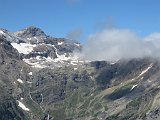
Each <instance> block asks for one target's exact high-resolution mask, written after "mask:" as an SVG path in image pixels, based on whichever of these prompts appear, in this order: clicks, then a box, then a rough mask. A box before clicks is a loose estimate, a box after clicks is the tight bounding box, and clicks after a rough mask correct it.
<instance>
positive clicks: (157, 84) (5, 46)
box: [0, 26, 160, 120]
mask: <svg viewBox="0 0 160 120" xmlns="http://www.w3.org/2000/svg"><path fill="white" fill-rule="evenodd" d="M0 36H1V37H0V71H1V72H0V90H1V93H0V119H2V120H159V119H160V112H159V111H160V103H159V101H160V94H159V92H160V81H159V79H160V77H159V76H160V62H159V60H156V59H153V58H141V59H130V60H119V61H117V62H116V63H110V62H108V61H92V62H87V61H85V60H83V59H80V58H79V57H76V56H74V54H73V53H74V51H75V50H79V51H80V50H81V45H80V44H79V43H78V42H75V41H69V40H67V39H65V38H55V37H50V36H47V35H46V34H45V33H44V32H43V31H42V30H41V29H39V28H36V27H33V26H32V27H28V28H26V29H23V30H20V31H18V32H16V33H11V32H8V31H7V30H4V29H1V30H0Z"/></svg>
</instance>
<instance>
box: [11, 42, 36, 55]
mask: <svg viewBox="0 0 160 120" xmlns="http://www.w3.org/2000/svg"><path fill="white" fill-rule="evenodd" d="M11 45H12V46H13V47H14V48H15V49H17V50H18V52H19V53H23V54H29V53H30V52H32V51H33V48H34V47H36V45H32V44H29V43H20V44H18V43H11Z"/></svg>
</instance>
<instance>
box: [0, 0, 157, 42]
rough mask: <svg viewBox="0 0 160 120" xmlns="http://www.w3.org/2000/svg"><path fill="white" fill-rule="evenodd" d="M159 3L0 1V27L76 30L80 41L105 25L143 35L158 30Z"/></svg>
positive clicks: (64, 32)
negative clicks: (78, 32)
mask: <svg viewBox="0 0 160 120" xmlns="http://www.w3.org/2000/svg"><path fill="white" fill-rule="evenodd" d="M159 6H160V0H0V27H1V28H6V29H8V30H10V31H12V32H14V31H16V30H19V29H22V28H25V27H27V26H31V25H34V26H37V27H40V28H42V29H43V30H44V31H45V32H46V33H47V34H49V35H51V36H55V37H67V36H68V34H69V33H70V32H72V33H74V32H73V31H77V30H78V31H81V33H80V36H81V38H77V39H79V40H80V41H81V42H85V40H86V38H87V36H88V35H90V34H93V33H95V32H97V31H99V30H101V29H104V28H105V27H106V26H114V27H117V28H127V29H130V30H132V31H134V32H136V33H138V34H139V35H140V36H145V35H148V34H150V33H153V32H160V24H159V23H160V14H159V11H160V7H159Z"/></svg>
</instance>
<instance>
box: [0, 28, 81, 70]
mask: <svg viewBox="0 0 160 120" xmlns="http://www.w3.org/2000/svg"><path fill="white" fill-rule="evenodd" d="M0 35H2V36H3V37H5V38H6V40H7V41H10V42H11V45H12V46H13V47H14V48H15V49H16V50H17V51H18V52H19V53H20V54H21V56H22V58H23V60H24V61H25V62H26V63H28V64H30V65H31V66H32V67H39V68H44V67H53V68H54V67H55V66H62V65H76V64H78V63H82V61H81V62H79V61H80V60H78V57H75V56H74V54H73V52H74V51H80V50H81V45H80V43H78V42H77V41H74V40H68V39H65V38H56V37H51V36H48V35H46V34H45V33H44V31H42V30H41V29H40V28H37V27H35V26H30V27H28V28H25V29H23V30H20V31H17V32H15V33H12V32H8V31H7V30H4V29H2V30H0Z"/></svg>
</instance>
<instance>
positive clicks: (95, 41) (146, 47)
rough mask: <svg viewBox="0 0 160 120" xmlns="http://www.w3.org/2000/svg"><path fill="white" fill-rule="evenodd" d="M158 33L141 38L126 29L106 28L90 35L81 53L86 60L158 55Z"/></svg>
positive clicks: (109, 59) (159, 41) (159, 45)
mask: <svg viewBox="0 0 160 120" xmlns="http://www.w3.org/2000/svg"><path fill="white" fill-rule="evenodd" d="M159 43H160V33H154V34H151V35H149V36H147V37H144V38H141V37H139V36H138V35H137V34H135V33H134V32H132V31H130V30H128V29H106V30H103V31H101V32H98V33H95V34H93V35H90V37H89V39H88V40H87V44H86V45H85V46H84V48H83V51H82V54H83V56H84V58H86V59H87V60H92V61H93V60H108V61H116V60H119V59H130V58H142V57H150V56H152V57H160V55H159V53H158V51H159V50H160V44H159Z"/></svg>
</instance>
